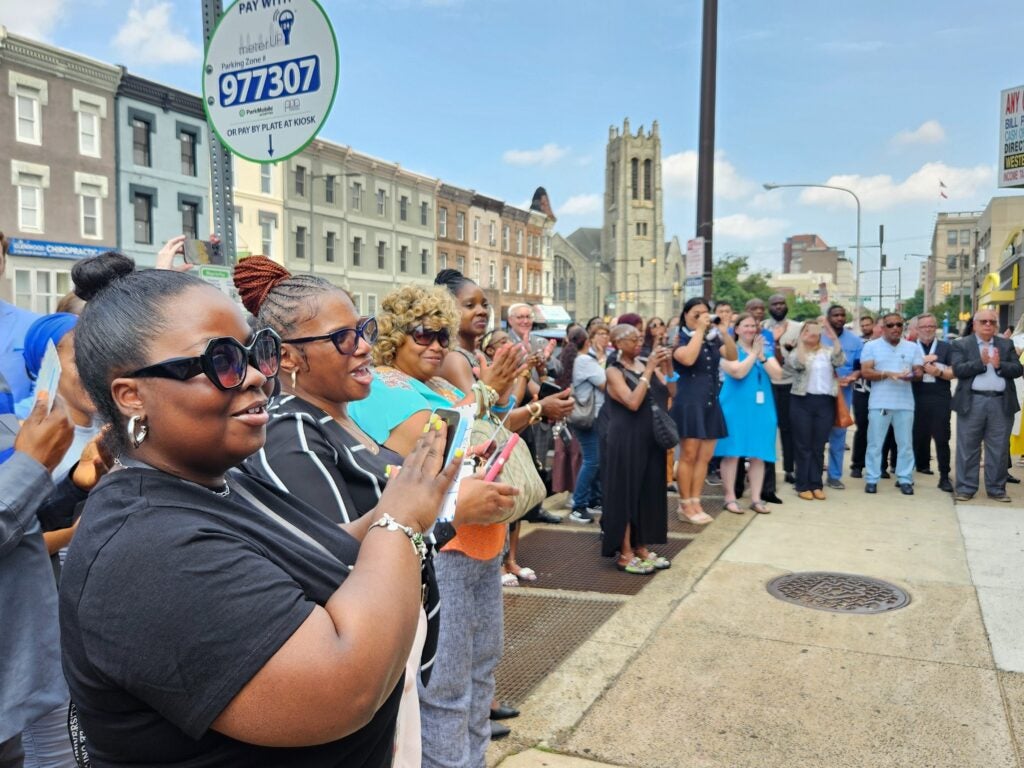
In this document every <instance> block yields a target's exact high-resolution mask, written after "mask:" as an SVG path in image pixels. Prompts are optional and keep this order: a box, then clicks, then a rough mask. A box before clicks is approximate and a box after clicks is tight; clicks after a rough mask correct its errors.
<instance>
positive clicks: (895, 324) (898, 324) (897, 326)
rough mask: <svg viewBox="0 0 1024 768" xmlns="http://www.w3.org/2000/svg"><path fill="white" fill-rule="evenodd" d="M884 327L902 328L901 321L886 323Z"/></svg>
mask: <svg viewBox="0 0 1024 768" xmlns="http://www.w3.org/2000/svg"><path fill="white" fill-rule="evenodd" d="M885 327H886V328H902V327H903V323H886V324H885Z"/></svg>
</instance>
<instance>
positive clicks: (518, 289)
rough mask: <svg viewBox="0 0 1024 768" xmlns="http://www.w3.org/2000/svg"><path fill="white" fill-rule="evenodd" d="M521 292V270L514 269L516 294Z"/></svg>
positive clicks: (518, 268) (519, 268)
mask: <svg viewBox="0 0 1024 768" xmlns="http://www.w3.org/2000/svg"><path fill="white" fill-rule="evenodd" d="M522 292H523V268H522V267H516V293H522Z"/></svg>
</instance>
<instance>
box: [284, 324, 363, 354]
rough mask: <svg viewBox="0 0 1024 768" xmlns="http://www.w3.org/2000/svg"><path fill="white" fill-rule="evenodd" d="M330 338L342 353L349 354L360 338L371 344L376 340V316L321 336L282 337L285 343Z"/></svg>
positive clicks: (357, 344) (301, 342)
mask: <svg viewBox="0 0 1024 768" xmlns="http://www.w3.org/2000/svg"><path fill="white" fill-rule="evenodd" d="M328 339H330V341H331V343H332V344H334V348H335V349H336V350H338V352H340V353H341V354H343V355H351V354H352V353H354V352H355V351H356V348H357V347H358V346H359V340H360V339H362V340H363V341H365V342H366V343H367V344H373V342H375V341H376V340H377V318H375V317H367V318H364V319H363V320H362V321H360V322H359V323H358V324H356V327H355V328H339V329H338V330H336V331H331V332H330V333H325V334H324V335H323V336H303V337H302V338H301V339H282V340H281V341H282V343H285V344H305V343H306V342H310V341H327V340H328Z"/></svg>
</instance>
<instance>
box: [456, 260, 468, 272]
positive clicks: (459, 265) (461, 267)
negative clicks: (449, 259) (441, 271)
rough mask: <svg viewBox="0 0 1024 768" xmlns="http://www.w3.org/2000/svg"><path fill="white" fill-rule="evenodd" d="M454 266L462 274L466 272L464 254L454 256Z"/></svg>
mask: <svg viewBox="0 0 1024 768" xmlns="http://www.w3.org/2000/svg"><path fill="white" fill-rule="evenodd" d="M455 268H456V269H457V270H459V272H462V273H463V274H465V273H466V257H465V256H456V257H455Z"/></svg>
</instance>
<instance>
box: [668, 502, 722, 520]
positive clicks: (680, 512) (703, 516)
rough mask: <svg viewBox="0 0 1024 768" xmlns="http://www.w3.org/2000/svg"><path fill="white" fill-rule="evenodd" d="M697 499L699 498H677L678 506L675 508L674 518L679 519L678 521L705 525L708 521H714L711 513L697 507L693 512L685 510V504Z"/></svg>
mask: <svg viewBox="0 0 1024 768" xmlns="http://www.w3.org/2000/svg"><path fill="white" fill-rule="evenodd" d="M699 501H700V499H680V500H679V508H678V509H677V510H676V518H677V519H678V520H679V522H681V523H690V525H707V524H708V523H713V522H714V521H715V518H713V517H712V516H711V515H709V514H708V513H707V512H705V511H703V510H700V509H699V510H697V512H695V513H693V514H691V513H690V512H689V511H687V509H686V507H687V505H690V504H693V503H694V502H699Z"/></svg>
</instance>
